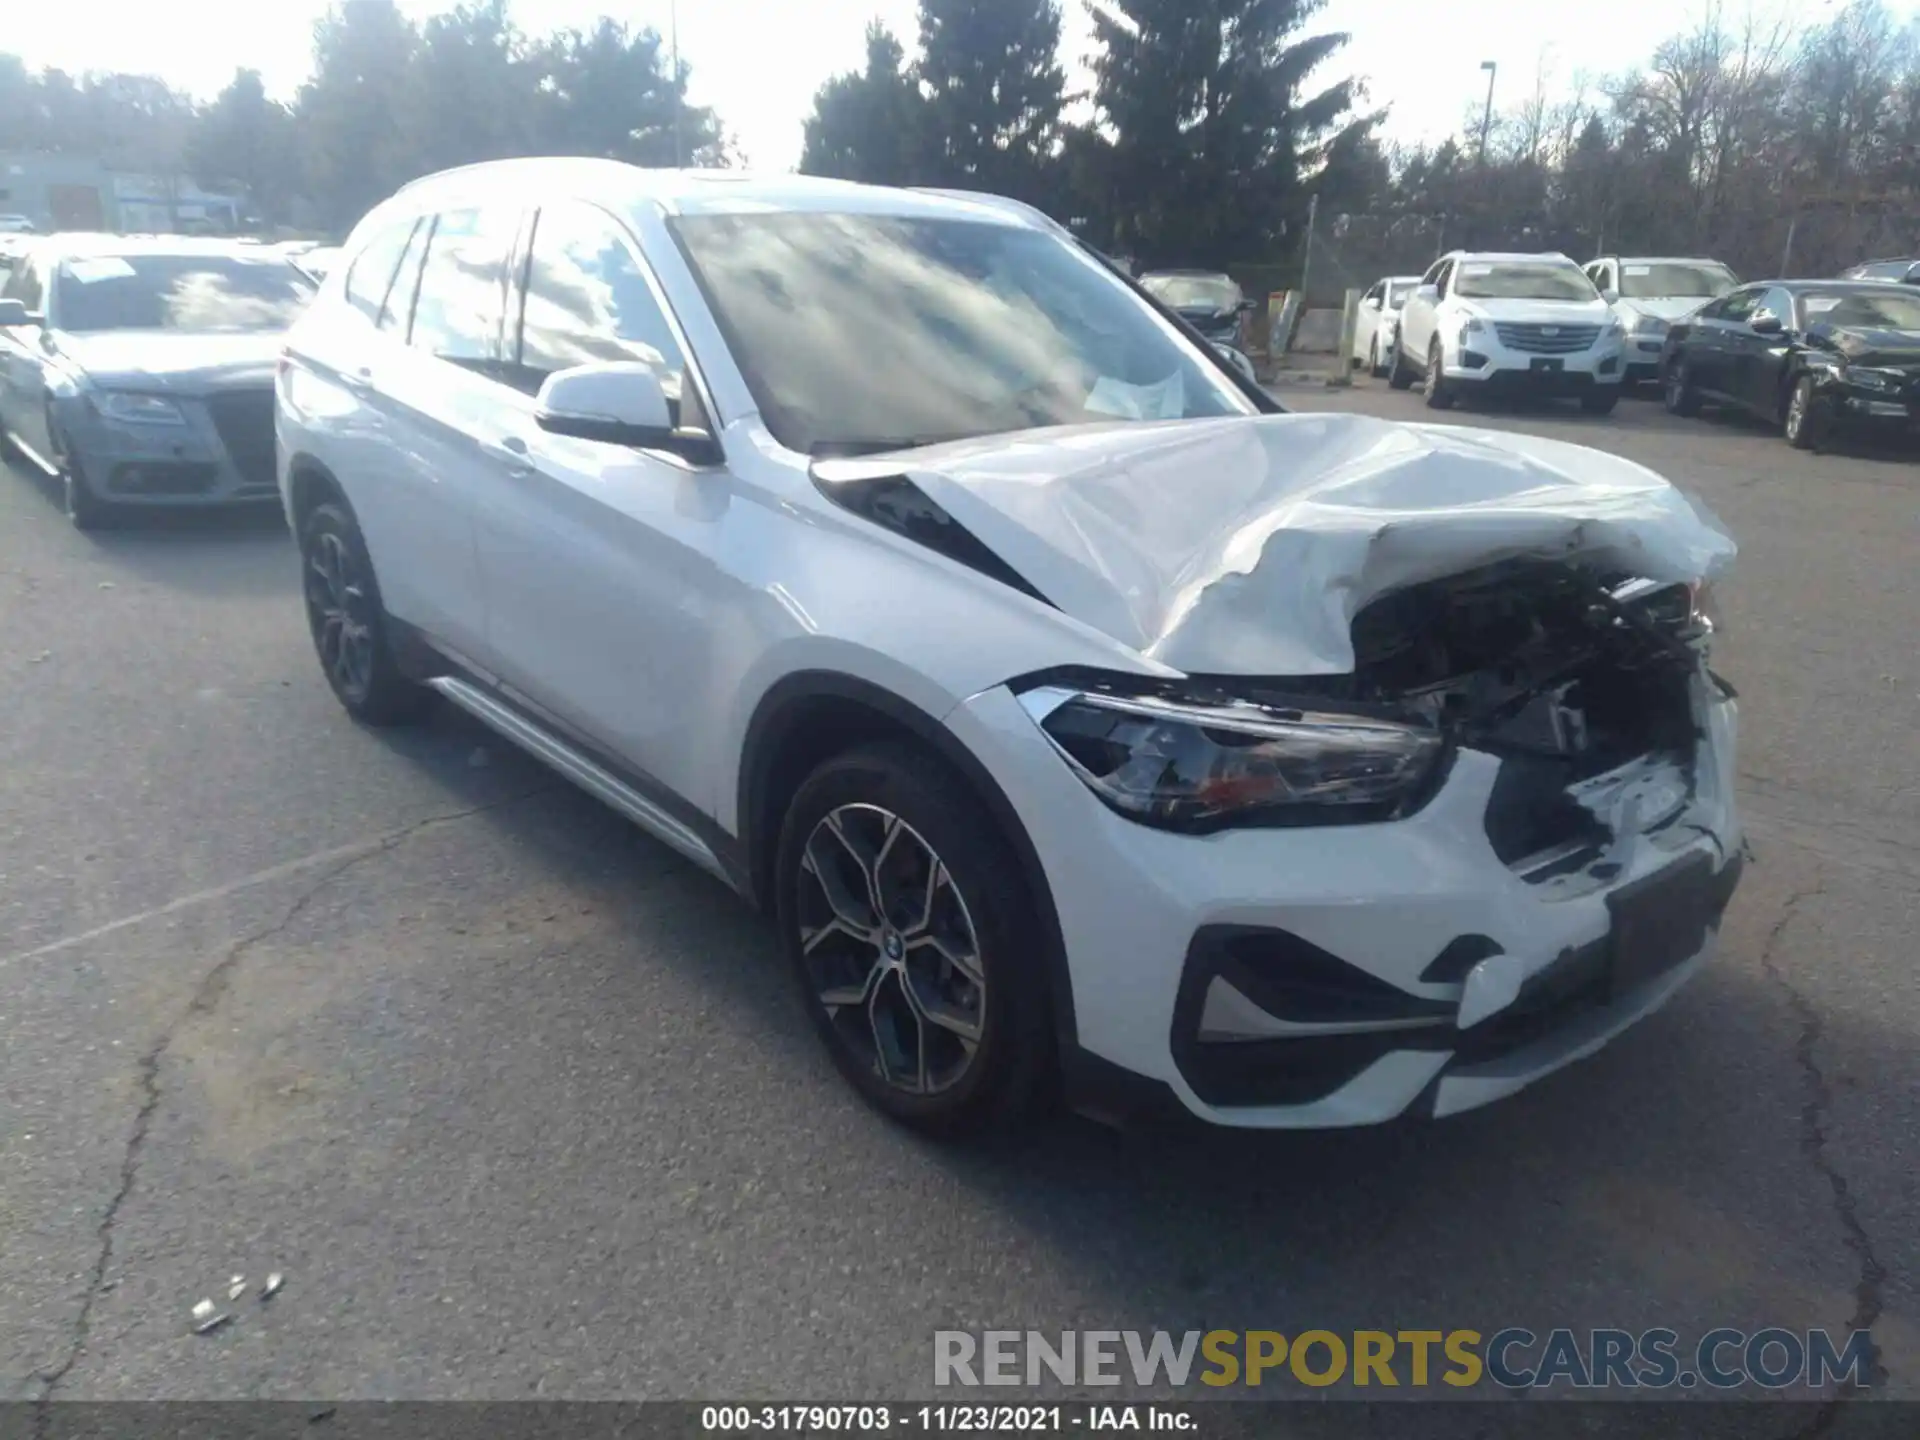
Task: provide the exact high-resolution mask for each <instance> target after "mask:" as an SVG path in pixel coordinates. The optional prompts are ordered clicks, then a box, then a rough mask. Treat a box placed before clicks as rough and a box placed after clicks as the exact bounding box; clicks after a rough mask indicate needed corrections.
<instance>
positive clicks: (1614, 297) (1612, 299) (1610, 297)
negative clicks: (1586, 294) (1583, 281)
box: [1600, 285, 1620, 305]
mask: <svg viewBox="0 0 1920 1440" xmlns="http://www.w3.org/2000/svg"><path fill="white" fill-rule="evenodd" d="M1600 298H1601V299H1602V300H1604V301H1606V302H1607V304H1609V305H1616V304H1618V303H1619V301H1620V292H1619V291H1618V290H1616V289H1614V288H1613V287H1612V286H1611V285H1609V286H1608V287H1607V288H1606V289H1604V290H1602V291H1601V292H1600Z"/></svg>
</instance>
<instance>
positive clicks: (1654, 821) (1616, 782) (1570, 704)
mask: <svg viewBox="0 0 1920 1440" xmlns="http://www.w3.org/2000/svg"><path fill="white" fill-rule="evenodd" d="M1704 599H1705V597H1704V596H1703V595H1702V594H1701V593H1699V592H1698V591H1696V589H1695V588H1694V587H1692V586H1689V585H1686V584H1680V583H1671V584H1662V583H1657V582H1653V581H1648V580H1644V579H1639V578H1636V577H1634V576H1632V575H1629V574H1625V573H1622V572H1619V571H1617V570H1609V569H1602V568H1599V567H1594V566H1588V565H1581V564H1574V563H1565V562H1555V561H1510V562H1503V563H1501V564H1497V565H1493V566H1488V567H1485V568H1483V569H1479V570H1475V571H1470V572H1468V573H1466V574H1463V575H1458V576H1453V577H1449V578H1448V579H1445V580H1437V581H1431V582H1428V583H1426V584H1421V585H1416V586H1412V587H1409V588H1407V589H1404V590H1399V591H1395V592H1393V593H1391V594H1389V595H1385V596H1382V597H1381V598H1380V599H1378V600H1376V601H1374V602H1373V603H1372V604H1370V605H1368V606H1366V607H1365V608H1364V609H1362V610H1361V611H1360V613H1359V614H1358V615H1357V616H1356V617H1355V619H1354V624H1353V646H1354V654H1355V658H1356V661H1357V664H1356V666H1355V669H1354V671H1353V673H1351V674H1349V675H1341V676H1312V677H1296V678H1290V679H1286V680H1271V679H1270V680H1264V681H1261V682H1259V683H1258V685H1257V686H1256V687H1255V688H1254V689H1253V692H1252V693H1251V694H1249V686H1248V684H1247V682H1246V681H1245V680H1244V679H1240V680H1232V681H1228V680H1225V679H1222V680H1220V681H1218V682H1217V683H1219V684H1220V685H1221V687H1222V689H1223V691H1224V690H1225V689H1226V688H1227V687H1228V686H1231V687H1232V689H1233V690H1234V691H1236V692H1238V694H1239V695H1240V696H1241V697H1242V698H1243V699H1250V700H1253V701H1255V702H1256V703H1260V704H1264V705H1270V706H1273V707H1276V708H1284V707H1286V706H1289V705H1297V704H1299V703H1300V702H1301V701H1302V700H1304V699H1306V698H1307V697H1308V696H1314V697H1324V698H1335V699H1338V700H1340V701H1343V702H1345V703H1346V704H1347V705H1350V706H1354V707H1356V708H1360V709H1366V710H1376V709H1377V711H1378V712H1379V713H1382V714H1396V715H1399V716H1403V717H1404V716H1407V715H1408V714H1409V712H1411V714H1413V715H1415V716H1418V717H1419V718H1420V719H1422V720H1424V721H1425V722H1427V723H1429V724H1431V725H1432V726H1434V728H1435V729H1436V730H1438V731H1439V732H1440V733H1441V734H1442V735H1443V736H1444V737H1445V738H1446V739H1447V741H1448V742H1449V743H1450V744H1451V745H1453V746H1456V747H1462V748H1467V749H1473V750H1478V751H1482V752H1484V753H1486V754H1490V755H1493V756H1496V757H1498V758H1499V759H1500V760H1501V761H1502V766H1501V771H1500V777H1499V780H1498V782H1497V783H1496V785H1495V788H1494V794H1493V798H1492V800H1491V802H1490V804H1489V807H1488V814H1487V822H1486V823H1487V834H1488V837H1489V839H1490V841H1491V842H1492V844H1493V848H1494V851H1495V853H1496V854H1498V855H1499V857H1500V859H1501V860H1502V861H1504V862H1505V863H1507V864H1508V865H1510V866H1513V867H1514V868H1515V869H1517V870H1519V871H1520V872H1521V873H1522V874H1523V875H1525V876H1526V878H1528V879H1546V878H1549V877H1550V876H1552V875H1554V874H1557V873H1563V872H1564V871H1565V870H1566V869H1568V868H1572V867H1576V866H1579V865H1582V864H1585V863H1589V862H1591V861H1592V860H1593V859H1594V857H1595V855H1596V852H1598V851H1600V850H1603V849H1604V848H1605V847H1606V845H1607V844H1608V843H1609V842H1610V841H1611V840H1613V839H1614V837H1615V836H1616V835H1617V834H1621V833H1625V832H1627V831H1632V832H1634V833H1644V832H1648V831H1651V830H1655V829H1658V828H1659V827H1661V826H1662V825H1664V824H1666V823H1668V822H1670V821H1671V820H1673V819H1674V818H1676V817H1677V816H1678V815H1679V814H1680V813H1681V812H1682V811H1683V810H1684V809H1685V808H1686V806H1687V803H1688V801H1689V800H1690V799H1691V798H1692V794H1693V783H1694V776H1693V768H1694V755H1695V750H1696V747H1697V744H1698V742H1699V740H1700V733H1699V720H1698V717H1697V715H1696V712H1695V703H1694V687H1695V685H1696V683H1697V682H1699V681H1701V680H1702V679H1704V680H1705V681H1706V682H1707V683H1709V684H1712V685H1717V686H1721V687H1722V688H1725V685H1724V682H1723V681H1720V680H1719V679H1718V677H1715V676H1713V675H1712V672H1711V671H1709V670H1708V669H1707V668H1706V662H1707V649H1708V642H1709V640H1710V638H1711V635H1712V629H1713V622H1712V619H1711V617H1710V615H1709V614H1708V613H1707V611H1706V609H1705V606H1704Z"/></svg>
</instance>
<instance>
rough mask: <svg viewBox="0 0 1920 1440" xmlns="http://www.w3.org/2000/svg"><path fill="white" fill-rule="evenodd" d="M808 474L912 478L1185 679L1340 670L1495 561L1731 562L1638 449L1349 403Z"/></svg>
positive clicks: (831, 466) (1704, 567)
mask: <svg viewBox="0 0 1920 1440" xmlns="http://www.w3.org/2000/svg"><path fill="white" fill-rule="evenodd" d="M815 474H816V476H817V477H818V478H819V479H820V481H821V483H822V484H823V485H825V486H828V487H831V486H832V485H833V484H835V483H839V482H846V481H857V480H862V479H872V478H876V477H880V476H886V475H900V474H904V475H906V476H907V477H908V478H909V479H911V480H912V481H913V483H914V484H915V485H917V486H918V487H919V488H920V489H921V490H922V491H924V492H925V493H926V495H927V496H928V497H930V498H931V499H932V500H933V501H934V502H935V503H937V504H938V505H940V506H941V507H942V508H943V509H944V510H946V512H947V513H948V514H949V515H951V516H952V517H953V518H954V519H955V520H956V521H958V522H959V523H960V524H961V525H963V526H965V527H966V528H967V529H968V530H969V531H971V532H972V533H973V535H974V536H976V537H977V538H978V539H979V540H980V541H981V542H983V543H984V544H985V545H986V546H987V547H988V548H989V549H990V550H992V551H993V552H994V553H995V554H996V555H998V556H999V558H1000V559H1001V560H1003V561H1005V562H1006V563H1007V565H1009V566H1010V567H1012V569H1013V570H1015V571H1016V572H1018V573H1019V574H1020V575H1021V576H1022V577H1024V578H1025V579H1026V580H1027V581H1028V582H1029V583H1030V584H1031V585H1032V586H1033V587H1034V588H1035V589H1036V590H1038V591H1039V592H1040V593H1041V594H1043V595H1044V596H1045V597H1046V598H1047V599H1048V600H1049V601H1051V602H1052V603H1053V604H1054V605H1056V606H1058V607H1059V608H1060V609H1061V610H1063V611H1064V612H1066V613H1067V614H1069V615H1072V616H1074V617H1075V618H1076V619H1079V620H1081V621H1084V622H1085V623H1087V624H1089V625H1091V626H1093V627H1095V628H1096V629H1099V630H1101V631H1104V632H1105V633H1106V634H1108V635H1111V636H1112V637H1114V638H1115V639H1116V640H1119V641H1121V642H1122V643H1124V644H1126V645H1129V646H1132V647H1133V648H1134V649H1136V650H1138V651H1140V652H1141V653H1142V654H1143V655H1145V656H1146V657H1148V658H1149V659H1152V660H1155V661H1158V662H1160V663H1162V664H1164V665H1168V666H1170V667H1172V668H1174V669H1176V670H1181V671H1185V672H1187V673H1198V674H1217V675H1228V674H1239V675H1275V676H1279V675H1314V674H1340V673H1344V672H1346V671H1349V670H1351V669H1352V668H1353V664H1354V657H1353V647H1352V642H1351V638H1350V635H1351V627H1352V623H1353V617H1354V615H1355V614H1356V613H1358V612H1359V610H1360V609H1361V608H1362V607H1364V606H1365V605H1366V604H1367V603H1368V602H1369V601H1371V600H1374V599H1376V598H1378V597H1379V596H1381V595H1384V594H1386V593H1388V592H1389V591H1393V590H1399V589H1403V588H1405V587H1406V586H1409V585H1415V584H1419V583H1421V582H1422V581H1426V580H1435V579H1440V578H1443V577H1445V576H1448V575H1454V574H1459V573H1461V572H1463V571H1467V570H1472V569H1477V568H1479V567H1481V566H1483V565H1489V564H1493V563H1495V562H1497V561H1500V560H1506V559H1516V558H1520V557H1571V556H1575V555H1579V556H1585V557H1590V558H1594V559H1602V560H1605V561H1607V562H1609V563H1612V564H1617V565H1618V566H1619V567H1620V568H1622V569H1625V570H1629V571H1631V572H1633V573H1635V574H1639V575H1644V576H1646V577H1648V578H1651V579H1656V580H1661V581H1677V580H1694V579H1699V578H1702V577H1710V576H1712V575H1714V574H1716V573H1718V572H1719V571H1721V570H1723V569H1724V568H1725V567H1726V566H1727V565H1728V564H1729V563H1730V562H1731V560H1732V558H1733V555H1734V543H1733V540H1732V539H1731V537H1730V536H1728V534H1727V533H1726V531H1725V530H1724V529H1723V528H1722V527H1721V525H1720V523H1719V522H1718V521H1717V520H1716V519H1715V518H1714V517H1713V516H1712V515H1711V514H1709V513H1708V512H1707V511H1706V510H1705V509H1704V508H1702V507H1700V506H1698V505H1696V504H1694V503H1693V502H1691V501H1690V500H1689V499H1688V498H1687V497H1686V496H1685V495H1683V494H1681V492H1680V491H1678V490H1676V489H1674V487H1673V486H1671V485H1669V484H1668V483H1667V482H1666V481H1665V480H1662V479H1661V478H1660V477H1659V476H1658V475H1655V474H1654V473H1653V472H1652V471H1650V470H1647V469H1645V468H1643V467H1642V466H1639V465H1636V464H1634V463H1633V462H1631V461H1628V460H1622V459H1619V458H1617V457H1615V456H1612V455H1606V454H1603V453H1601V452H1599V451H1596V450H1589V449H1586V448H1584V447H1583V446H1578V445H1570V444H1567V443H1565V442H1562V441H1557V440H1543V439H1538V438H1535V437H1532V436H1526V435H1512V434H1505V433H1497V432H1493V431H1486V430H1471V429H1464V428H1459V427H1454V426H1443V425H1404V424H1394V423H1390V422H1388V421H1384V420H1376V419H1373V418H1371V417H1368V416H1362V415H1324V414H1323V415H1267V416H1259V417H1235V418H1228V419H1221V420H1199V421H1196V420H1187V421H1173V422H1161V423H1135V424H1123V425H1101V426H1085V427H1073V428H1068V429H1058V430H1048V431H1038V432H1031V433H1028V434H1025V435H1016V436H1011V437H997V438H989V439H984V440H974V441H962V442H958V443H955V444H951V445H944V446H939V447H934V448H930V449H927V450H920V451H913V452H910V453H904V454H896V455H893V456H890V457H886V458H884V459H883V458H880V457H868V458H865V459H859V460H841V461H824V462H821V463H819V464H817V465H816V466H815Z"/></svg>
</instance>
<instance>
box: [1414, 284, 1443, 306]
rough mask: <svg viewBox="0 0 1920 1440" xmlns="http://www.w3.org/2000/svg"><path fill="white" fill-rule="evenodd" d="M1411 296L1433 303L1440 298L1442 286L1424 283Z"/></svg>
mask: <svg viewBox="0 0 1920 1440" xmlns="http://www.w3.org/2000/svg"><path fill="white" fill-rule="evenodd" d="M1410 298H1411V299H1414V300H1424V301H1426V302H1427V304H1429V305H1431V304H1433V302H1434V301H1436V300H1438V299H1439V298H1440V287H1439V286H1438V285H1422V286H1420V287H1419V289H1417V290H1415V291H1414V292H1413V294H1412V296H1411V297H1410Z"/></svg>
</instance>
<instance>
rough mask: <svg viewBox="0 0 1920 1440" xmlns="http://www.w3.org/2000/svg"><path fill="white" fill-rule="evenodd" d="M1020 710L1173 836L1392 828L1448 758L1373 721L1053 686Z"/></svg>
mask: <svg viewBox="0 0 1920 1440" xmlns="http://www.w3.org/2000/svg"><path fill="white" fill-rule="evenodd" d="M1020 703H1021V705H1022V706H1024V707H1025V709H1026V711H1027V713H1028V714H1029V715H1031V716H1032V717H1033V718H1034V719H1035V720H1036V721H1037V722H1038V723H1039V725H1040V728H1041V730H1042V731H1043V732H1044V733H1045V734H1046V736H1047V738H1048V739H1049V740H1050V741H1052V742H1053V746H1054V748H1055V749H1056V750H1058V751H1059V753H1060V754H1061V756H1062V757H1063V758H1064V759H1065V760H1066V762H1067V764H1068V766H1069V767H1070V768H1071V769H1072V770H1073V772H1074V773H1075V774H1076V775H1077V776H1079V778H1080V780H1081V781H1082V783H1084V784H1085V785H1086V786H1087V788H1088V789H1090V790H1092V791H1093V793H1094V794H1096V795H1098V796H1099V797H1100V798H1101V799H1102V800H1104V801H1105V802H1106V803H1107V804H1108V805H1110V806H1111V807H1112V808H1113V809H1115V810H1117V811H1119V812H1120V813H1121V814H1122V815H1125V816H1127V817H1128V818H1130V819H1133V820H1138V821H1141V822H1142V823H1144V824H1148V825H1156V826H1160V827H1162V828H1165V829H1171V830H1212V829H1219V828H1222V827H1225V826H1230V825H1331V824H1341V823H1353V822H1359V821H1370V820H1391V819H1394V818H1397V817H1398V816H1400V815H1403V814H1405V813H1407V812H1408V811H1410V810H1412V809H1413V808H1415V807H1416V806H1417V804H1418V803H1420V802H1421V801H1423V800H1424V799H1425V798H1426V794H1427V793H1428V787H1429V782H1430V781H1431V780H1432V779H1433V777H1434V774H1435V772H1436V769H1437V767H1438V766H1439V764H1440V760H1441V757H1442V755H1443V753H1444V751H1445V745H1444V743H1443V742H1442V740H1441V738H1440V736H1439V734H1438V733H1437V732H1435V731H1434V730H1433V729H1431V728H1429V727H1425V726H1420V725H1413V724H1403V723H1400V722H1398V721H1394V720H1384V719H1375V718H1372V717H1369V716H1364V715H1348V714H1340V713H1333V712H1322V711H1312V710H1291V709H1279V708H1276V707H1272V706H1266V705H1255V704H1251V703H1239V702H1225V703H1211V702H1199V701H1193V700H1184V699H1170V698H1165V697H1161V696H1149V695H1123V694H1112V693H1109V692H1106V691H1098V690H1076V689H1070V688H1067V687H1063V686H1051V685H1049V686H1042V687H1041V688H1039V689H1035V690H1029V691H1027V692H1026V693H1025V694H1023V695H1022V696H1021V697H1020Z"/></svg>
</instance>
